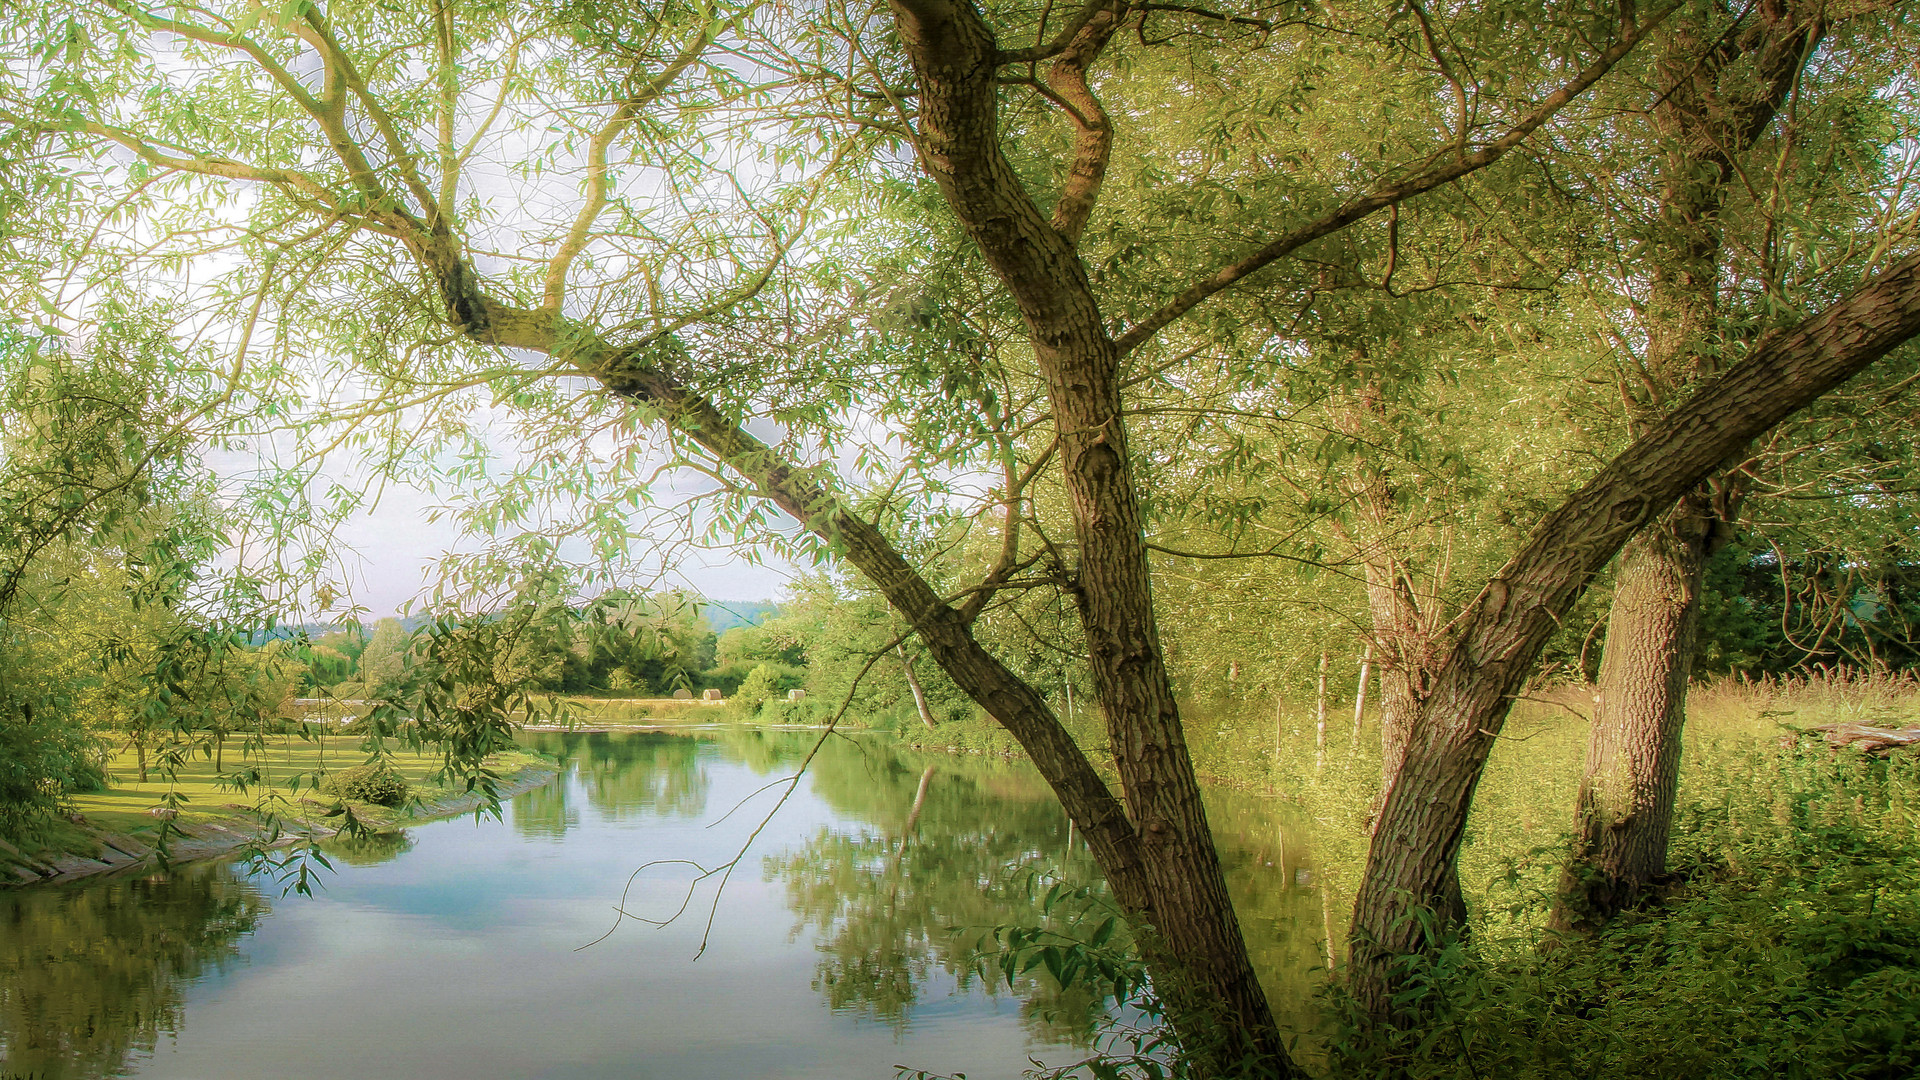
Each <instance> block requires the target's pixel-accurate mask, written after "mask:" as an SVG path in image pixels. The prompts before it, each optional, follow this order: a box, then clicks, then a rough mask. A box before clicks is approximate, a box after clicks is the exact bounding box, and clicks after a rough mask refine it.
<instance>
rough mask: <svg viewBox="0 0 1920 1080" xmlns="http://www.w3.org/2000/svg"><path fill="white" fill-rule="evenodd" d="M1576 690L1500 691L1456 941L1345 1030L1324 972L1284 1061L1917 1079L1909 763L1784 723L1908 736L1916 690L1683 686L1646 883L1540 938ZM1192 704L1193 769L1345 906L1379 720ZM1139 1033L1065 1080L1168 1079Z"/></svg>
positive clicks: (1507, 1073)
mask: <svg viewBox="0 0 1920 1080" xmlns="http://www.w3.org/2000/svg"><path fill="white" fill-rule="evenodd" d="M1587 705H1590V699H1588V698H1587V696H1586V692H1584V691H1581V690H1578V689H1576V688H1564V689H1561V690H1557V691H1553V692H1542V693H1540V694H1537V695H1535V696H1534V699H1533V700H1529V701H1524V702H1521V703H1519V705H1518V707H1517V708H1516V710H1515V714H1514V717H1513V719H1512V721H1511V722H1510V724H1509V726H1508V728H1507V730H1506V732H1505V734H1506V736H1507V737H1506V738H1505V739H1503V740H1502V742H1501V744H1500V746H1499V748H1498V750H1497V751H1496V753H1495V755H1494V758H1493V760H1492V762H1491V763H1490V765H1489V769H1488V772H1487V776H1486V779H1485V781H1484V782H1483V784H1482V786H1481V789H1480V794H1479V797H1478V799H1477V801H1476V805H1475V811H1474V816H1473V819H1472V822H1471V823H1470V826H1469V830H1468V836H1467V841H1466V846H1465V849H1464V850H1463V853H1462V858H1461V867H1462V880H1463V884H1464V886H1465V889H1466V891H1467V894H1468V902H1469V907H1470V909H1471V913H1472V926H1471V930H1470V933H1469V935H1468V936H1467V937H1466V939H1465V940H1462V941H1458V942H1455V943H1454V944H1453V945H1451V946H1450V947H1448V948H1447V949H1445V950H1444V951H1442V952H1440V953H1439V954H1437V955H1435V956H1432V957H1428V958H1422V959H1418V960H1414V961H1410V964H1411V970H1410V975H1411V979H1410V981H1409V983H1408V989H1407V990H1406V993H1405V995H1404V997H1403V999H1402V1005H1403V1006H1404V1009H1405V1012H1404V1014H1403V1018H1402V1019H1401V1020H1400V1021H1398V1022H1397V1023H1396V1024H1392V1025H1385V1026H1382V1025H1366V1024H1363V1023H1360V1022H1359V1021H1358V1018H1357V1017H1356V1016H1354V1015H1353V1013H1352V1012H1351V1010H1350V1007H1349V1004H1348V1003H1347V1002H1346V1001H1344V1000H1343V998H1342V997H1341V993H1340V990H1339V983H1338V979H1337V978H1331V979H1323V980H1322V983H1321V985H1322V989H1321V991H1320V1005H1321V1010H1320V1016H1321V1021H1320V1024H1319V1026H1318V1028H1317V1029H1315V1030H1313V1031H1310V1032H1300V1033H1299V1035H1300V1038H1299V1042H1298V1045H1297V1048H1296V1049H1297V1052H1298V1055H1299V1057H1300V1059H1301V1060H1302V1062H1303V1063H1304V1064H1306V1065H1307V1066H1308V1067H1309V1069H1310V1070H1311V1072H1312V1073H1313V1074H1314V1075H1316V1076H1321V1077H1325V1078H1327V1080H1346V1078H1361V1077H1396V1078H1397V1077H1404V1078H1408V1080H1425V1078H1435V1080H1439V1078H1446V1080H1454V1078H1458V1080H1506V1078H1540V1080H1549V1078H1551V1080H1559V1078H1577V1077H1594V1078H1602V1077H1604V1078H1614V1077H1660V1078H1662V1080H1666V1078H1675V1080H1688V1078H1696V1077H1697V1078H1702V1080H1707V1078H1734V1077H1742V1078H1744V1077H1756V1078H1757V1077H1770V1078H1771V1077H1783V1078H1795V1080H1799V1078H1804V1080H1826V1078H1835V1080H1838V1078H1848V1080H1864V1078H1889V1080H1890V1078H1894V1077H1909V1076H1915V1075H1920V758H1916V759H1906V758H1896V759H1893V760H1880V759H1874V758H1870V757H1866V756H1863V755H1861V754H1860V753H1858V752H1855V751H1844V752H1839V753H1835V752H1833V751H1831V750H1829V749H1827V747H1826V746H1825V745H1824V744H1823V743H1822V742H1820V741H1819V740H1818V739H1817V738H1811V737H1806V736H1802V735H1800V734H1798V733H1799V732H1801V731H1804V730H1805V729H1807V728H1810V727H1814V726H1817V725H1821V724H1830V723H1841V722H1849V721H1856V722H1868V723H1875V724H1880V725H1885V726H1920V693H1916V687H1915V685H1914V682H1913V680H1911V679H1909V678H1904V677H1895V676H1888V675H1884V674H1882V675H1878V676H1847V675H1837V676H1816V677H1813V678H1810V679H1809V678H1801V679H1789V680H1772V681H1765V682H1743V681H1724V682H1720V683H1717V684H1713V685H1710V686H1706V687H1702V688H1699V689H1697V690H1696V691H1695V693H1694V694H1693V697H1692V702H1691V704H1690V707H1689V721H1688V729H1687V736H1686V750H1685V757H1684V764H1683V770H1682V786H1681V793H1680V800H1679V805H1678V807H1677V811H1676V820H1675V825H1674V836H1673V842H1672V848H1671V857H1670V859H1669V869H1670V872H1671V874H1670V877H1671V880H1670V882H1669V883H1668V885H1667V887H1666V888H1665V890H1664V891H1663V895H1662V896H1661V897H1660V898H1659V900H1658V902H1656V903H1651V904H1649V905H1648V906H1647V907H1645V908H1644V909H1642V910H1639V911H1636V912H1632V913H1629V914H1627V915H1626V916H1623V917H1622V918H1620V919H1618V920H1616V921H1615V922H1614V923H1613V924H1612V925H1611V926H1609V927H1608V928H1607V930H1606V931H1605V932H1604V933H1602V934H1601V935H1599V936H1598V937H1596V938H1593V939H1560V938H1556V937H1553V936H1551V935H1549V933H1548V932H1547V931H1546V930H1545V929H1544V927H1545V923H1546V915H1547V911H1548V908H1549V907H1550V905H1551V901H1552V895H1551V888H1552V886H1553V884H1554V883H1555V881H1556V880H1557V875H1558V873H1559V868H1560V863H1561V859H1562V857H1563V855H1564V852H1565V843H1566V833H1567V829H1568V827H1569V825H1570V823H1571V815H1572V807H1573V794H1574V790H1575V787H1576V785H1577V783H1578V780H1579V775H1580V769H1581V759H1582V756H1583V753H1584V750H1585V742H1586V734H1587V724H1586V722H1585V720H1586V718H1585V715H1584V713H1585V707H1586V706H1587ZM1212 715H1213V717H1214V720H1213V721H1212V722H1209V723H1196V724H1194V725H1193V726H1192V730H1193V731H1194V733H1195V738H1194V742H1195V756H1196V759H1197V761H1198V763H1199V764H1200V766H1201V769H1202V771H1203V772H1204V773H1207V774H1209V775H1211V776H1214V777H1215V778H1218V779H1222V780H1226V781H1229V782H1231V783H1232V784H1234V785H1235V786H1238V787H1241V788H1243V789H1250V790H1257V791H1263V792H1266V793H1268V794H1270V795H1272V796H1273V797H1276V798H1280V799H1285V800H1288V801H1291V802H1294V803H1296V804H1297V805H1298V806H1299V807H1301V808H1302V809H1304V810H1305V811H1307V814H1308V816H1309V817H1310V818H1311V819H1312V820H1313V821H1315V822H1316V828H1315V829H1314V832H1313V835H1312V837H1311V843H1312V845H1313V849H1314V851H1313V862H1314V864H1315V865H1316V867H1317V868H1318V870H1317V872H1316V887H1317V888H1320V889H1324V890H1328V892H1329V896H1328V899H1329V901H1330V903H1331V905H1332V907H1333V909H1335V910H1339V911H1344V910H1347V908H1348V907H1349V906H1350V904H1351V895H1352V889H1353V888H1354V887H1355V886H1356V885H1357V877H1358V872H1359V868H1360V867H1361V865H1362V863H1363V860H1364V857H1365V853H1366V843H1367V816H1368V813H1369V812H1370V809H1371V807H1372V804H1373V800H1374V798H1375V796H1376V795H1377V793H1378V790H1379V756H1378V749H1377V743H1376V742H1375V741H1374V740H1375V737H1376V736H1375V733H1374V732H1373V731H1372V730H1371V729H1363V730H1362V731H1361V732H1360V734H1359V737H1358V738H1355V737H1354V736H1353V733H1352V732H1351V731H1350V730H1349V729H1348V728H1347V727H1345V726H1344V725H1339V726H1335V727H1334V728H1333V729H1332V730H1330V731H1328V732H1327V733H1326V735H1325V737H1324V738H1323V737H1321V735H1320V733H1319V732H1318V730H1317V725H1316V724H1315V723H1314V722H1313V720H1314V714H1313V712H1312V711H1311V710H1309V709H1299V708H1294V709H1286V708H1282V709H1281V710H1279V711H1278V712H1275V711H1272V707H1271V706H1270V705H1269V706H1266V707H1264V708H1259V709H1257V710H1256V709H1253V708H1247V709H1244V710H1241V711H1239V712H1237V713H1236V712H1233V711H1229V710H1216V711H1215V712H1214V713H1213V714H1212ZM1348 715H1349V716H1350V715H1351V714H1350V713H1348ZM1338 953H1339V943H1338V942H1335V943H1333V948H1332V950H1331V951H1330V955H1332V956H1333V957H1334V961H1333V967H1334V971H1335V974H1336V975H1337V971H1338V967H1339V960H1338ZM1288 989H1291V988H1288ZM1275 990H1281V991H1282V992H1285V991H1284V990H1282V988H1280V987H1277V986H1276V987H1270V992H1272V991H1275ZM1140 1041H1141V1036H1140V1034H1139V1033H1137V1032H1130V1033H1116V1038H1115V1040H1113V1041H1112V1042H1110V1044H1109V1045H1110V1053H1111V1055H1112V1056H1109V1057H1108V1058H1107V1059H1106V1060H1105V1061H1104V1062H1100V1063H1097V1064H1096V1065H1095V1066H1082V1068H1081V1070H1080V1072H1079V1073H1078V1074H1077V1075H1087V1076H1100V1075H1116V1076H1119V1075H1127V1076H1145V1075H1153V1074H1154V1071H1155V1070H1168V1071H1170V1072H1175V1073H1177V1072H1178V1067H1177V1065H1175V1064H1174V1063H1173V1062H1172V1061H1171V1060H1169V1059H1168V1058H1167V1056H1166V1055H1165V1054H1164V1053H1160V1054H1154V1055H1148V1056H1147V1057H1144V1058H1143V1057H1141V1056H1138V1055H1137V1052H1136V1050H1135V1048H1136V1047H1137V1046H1138V1045H1140ZM1103 1070H1111V1071H1103Z"/></svg>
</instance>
